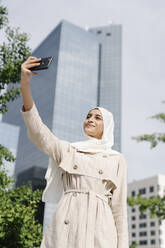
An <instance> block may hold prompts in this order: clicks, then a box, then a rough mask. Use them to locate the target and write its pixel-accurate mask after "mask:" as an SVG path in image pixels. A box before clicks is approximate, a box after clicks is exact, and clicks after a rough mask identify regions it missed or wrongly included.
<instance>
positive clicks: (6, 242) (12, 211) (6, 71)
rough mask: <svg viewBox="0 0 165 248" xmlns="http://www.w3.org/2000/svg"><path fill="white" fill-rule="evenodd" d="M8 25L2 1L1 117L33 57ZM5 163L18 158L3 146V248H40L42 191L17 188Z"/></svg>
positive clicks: (0, 161)
mask: <svg viewBox="0 0 165 248" xmlns="http://www.w3.org/2000/svg"><path fill="white" fill-rule="evenodd" d="M8 23H9V21H8V11H7V8H6V7H4V6H2V4H1V0H0V30H2V29H5V34H6V38H7V43H5V42H3V44H2V45H0V92H1V94H0V113H1V114H5V113H6V112H7V111H8V109H7V103H8V102H9V101H14V100H15V99H16V98H18V97H19V96H20V94H21V91H20V87H19V85H18V83H19V81H20V75H21V64H22V63H23V62H24V61H25V60H26V59H27V58H28V57H29V56H30V55H31V49H30V48H29V47H28V46H27V41H28V39H29V38H28V36H27V34H26V33H21V32H20V31H19V28H11V27H10V26H9V25H8ZM6 89H7V90H6ZM2 91H5V92H2ZM5 161H8V162H14V161H15V158H14V156H13V155H12V153H11V152H10V151H9V150H8V149H7V148H6V147H4V146H2V145H0V199H1V200H0V247H2V248H10V247H12V248H19V247H20V248H32V247H33V248H34V247H35V248H37V247H40V243H41V238H42V226H41V225H40V224H39V223H38V222H37V220H36V218H35V213H36V210H37V207H38V203H39V202H40V201H41V196H42V191H41V190H35V191H33V190H32V185H31V183H30V182H28V183H27V184H24V185H22V187H15V188H14V187H13V186H14V183H15V182H16V180H13V179H12V177H9V176H8V175H7V171H6V169H5Z"/></svg>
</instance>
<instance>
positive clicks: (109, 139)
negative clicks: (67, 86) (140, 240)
mask: <svg viewBox="0 0 165 248" xmlns="http://www.w3.org/2000/svg"><path fill="white" fill-rule="evenodd" d="M39 64H40V59H38V58H36V57H29V58H28V59H27V60H26V61H25V62H24V63H23V64H22V65H21V83H20V88H21V91H22V97H23V106H22V109H21V110H20V111H21V113H22V116H23V118H24V121H25V124H26V127H27V134H28V137H29V139H30V140H31V142H32V143H33V144H34V145H35V146H36V147H37V148H38V149H40V150H41V151H43V152H44V153H45V154H47V155H48V156H49V157H50V163H49V166H48V170H47V172H46V175H45V178H46V180H47V186H46V189H45V190H44V192H43V196H42V200H43V201H45V202H55V203H58V205H57V208H56V211H55V213H54V214H53V216H52V218H51V221H50V223H49V225H48V227H47V228H46V231H45V233H44V235H43V239H42V243H41V246H40V247H41V248H128V246H129V244H128V225H127V166H126V160H125V158H124V156H123V155H122V154H121V153H119V152H117V151H115V150H112V149H111V147H112V146H113V142H114V141H113V129H114V121H113V115H112V113H111V112H109V111H108V110H106V109H105V108H101V107H96V108H93V109H91V110H90V111H89V112H88V115H87V117H86V119H85V121H84V124H83V132H84V135H85V137H86V140H85V141H80V142H75V143H69V142H68V141H65V140H61V139H58V138H57V137H56V136H55V135H54V134H53V133H52V132H51V131H50V129H49V128H48V127H47V126H46V125H45V124H44V123H43V122H42V120H41V118H40V116H39V113H38V110H37V108H36V105H35V103H34V101H33V99H32V95H31V91H30V78H31V76H32V75H38V73H37V72H32V71H31V70H29V68H31V67H33V66H38V65H39Z"/></svg>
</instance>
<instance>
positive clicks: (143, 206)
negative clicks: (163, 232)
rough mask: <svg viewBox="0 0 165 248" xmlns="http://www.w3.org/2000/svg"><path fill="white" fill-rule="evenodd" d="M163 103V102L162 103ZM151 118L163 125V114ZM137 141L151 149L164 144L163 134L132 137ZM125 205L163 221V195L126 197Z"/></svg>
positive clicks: (164, 211) (164, 197)
mask: <svg viewBox="0 0 165 248" xmlns="http://www.w3.org/2000/svg"><path fill="white" fill-rule="evenodd" d="M162 103H165V101H162ZM151 118H154V119H157V120H160V121H163V122H164V123H165V113H159V114H157V115H154V116H151ZM132 138H133V139H135V140H137V142H142V141H148V142H150V143H151V149H153V148H155V147H156V146H157V145H158V143H159V142H163V143H165V133H153V134H145V135H141V136H138V137H135V136H134V137H132ZM127 203H128V205H129V206H135V205H138V206H139V211H140V213H141V214H143V213H144V212H146V211H147V209H148V210H149V214H150V218H153V217H157V218H158V219H159V223H161V221H162V220H164V219H165V194H164V196H163V197H160V196H159V195H157V196H153V197H151V198H149V199H147V198H144V197H141V196H140V194H138V195H137V197H133V196H131V197H127Z"/></svg>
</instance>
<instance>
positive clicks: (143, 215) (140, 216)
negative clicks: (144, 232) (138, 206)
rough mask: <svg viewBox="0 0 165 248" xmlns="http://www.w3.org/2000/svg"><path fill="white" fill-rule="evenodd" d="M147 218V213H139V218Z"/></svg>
mask: <svg viewBox="0 0 165 248" xmlns="http://www.w3.org/2000/svg"><path fill="white" fill-rule="evenodd" d="M146 218H147V215H146V214H140V215H139V219H146Z"/></svg>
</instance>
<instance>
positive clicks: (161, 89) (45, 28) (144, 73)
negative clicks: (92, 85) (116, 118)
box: [0, 0, 165, 182]
mask: <svg viewBox="0 0 165 248" xmlns="http://www.w3.org/2000/svg"><path fill="white" fill-rule="evenodd" d="M2 3H3V4H4V5H6V6H7V8H8V11H9V20H10V24H11V26H13V27H20V28H21V30H22V31H24V32H26V33H28V34H29V35H30V37H31V38H30V41H29V45H30V47H31V48H32V49H35V48H36V47H37V46H38V44H39V43H40V42H41V41H42V40H43V39H44V38H45V37H46V36H47V35H48V34H49V33H50V32H51V31H52V29H54V27H55V26H56V25H57V24H58V23H59V22H60V21H61V20H62V19H66V20H68V21H70V22H72V23H74V24H76V25H78V26H80V27H83V28H85V27H93V26H101V25H106V24H108V22H109V21H113V22H114V23H120V24H122V25H123V47H122V51H123V52H122V56H123V57H122V151H121V152H122V153H123V154H124V155H125V158H126V160H127V165H128V182H131V181H132V180H133V179H135V180H138V179H141V178H146V177H150V176H153V175H155V174H158V173H160V174H161V173H162V174H165V144H160V145H158V147H157V148H155V149H153V150H151V149H150V144H149V143H144V142H143V143H137V142H136V141H134V140H132V139H131V137H132V136H137V135H141V134H144V133H146V134H151V133H153V132H163V131H164V130H165V128H164V127H165V124H163V123H160V122H158V121H156V120H154V119H153V120H152V119H149V118H148V117H150V116H152V115H154V114H157V113H160V112H165V104H162V103H161V101H162V100H165V69H164V66H165V65H164V64H165V63H164V61H165V52H164V51H165V50H164V44H165V32H164V30H165V26H164V23H165V15H164V9H165V2H164V1H163V0H162V1H161V0H157V1H155V0H124V1H123V0H115V1H112V0H103V1H99V0H79V1H77V0H69V1H68V0H60V1H53V0H47V1H45V0H35V1H34V0H28V1H19V0H14V1H9V0H7V1H2ZM3 39H4V37H3V35H2V33H1V36H0V42H2V40H3ZM147 118H148V119H147Z"/></svg>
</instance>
